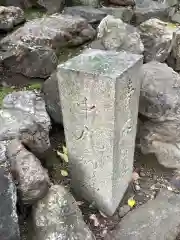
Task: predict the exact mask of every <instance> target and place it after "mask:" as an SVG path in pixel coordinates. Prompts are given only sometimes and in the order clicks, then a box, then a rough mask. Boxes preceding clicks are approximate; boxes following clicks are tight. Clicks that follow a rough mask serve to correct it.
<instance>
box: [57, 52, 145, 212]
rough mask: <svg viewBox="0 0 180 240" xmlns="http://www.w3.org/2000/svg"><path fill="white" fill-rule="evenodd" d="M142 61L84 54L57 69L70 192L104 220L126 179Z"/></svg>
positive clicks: (109, 54)
mask: <svg viewBox="0 0 180 240" xmlns="http://www.w3.org/2000/svg"><path fill="white" fill-rule="evenodd" d="M141 65H142V56H141V55H135V54H131V53H127V52H115V51H103V50H94V49H88V50H86V51H84V52H83V53H82V54H80V55H79V56H77V57H74V58H72V59H70V60H68V61H67V62H65V63H64V64H61V65H59V66H58V74H57V76H58V83H59V91H60V97H61V105H62V113H63V123H64V129H65V137H66V143H67V148H68V155H69V164H70V174H71V176H72V187H73V189H74V190H75V191H76V192H77V193H78V194H80V195H81V196H82V197H84V198H85V199H87V200H88V201H90V202H92V201H94V202H95V203H96V206H97V207H98V208H99V210H101V211H102V212H104V213H105V214H107V215H112V214H113V213H114V212H115V210H116V208H117V207H118V205H119V203H120V201H121V199H122V197H123V195H124V193H125V191H126V189H127V187H128V184H129V181H130V180H131V176H132V169H133V158H134V144H135V136H136V124H137V116H138V103H139V93H140V83H141V81H140V78H139V76H138V73H139V70H140V67H141Z"/></svg>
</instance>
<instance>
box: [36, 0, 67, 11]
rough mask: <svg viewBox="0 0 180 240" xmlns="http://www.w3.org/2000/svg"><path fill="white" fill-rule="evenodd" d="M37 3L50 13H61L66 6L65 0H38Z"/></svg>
mask: <svg viewBox="0 0 180 240" xmlns="http://www.w3.org/2000/svg"><path fill="white" fill-rule="evenodd" d="M37 3H38V4H39V5H40V6H42V7H44V8H45V9H46V10H47V12H48V13H50V14H52V13H57V12H60V11H61V10H62V9H63V7H64V4H65V0H38V1H37Z"/></svg>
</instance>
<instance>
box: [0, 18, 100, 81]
mask: <svg viewBox="0 0 180 240" xmlns="http://www.w3.org/2000/svg"><path fill="white" fill-rule="evenodd" d="M94 36H95V30H94V29H93V28H92V27H91V26H90V25H89V24H88V22H87V21H86V20H85V19H83V18H81V17H78V16H70V15H62V14H53V15H51V16H46V17H44V18H36V19H34V20H32V21H29V22H27V23H25V24H24V26H23V27H21V28H19V29H17V30H16V31H14V32H13V33H12V34H9V35H8V36H7V37H5V38H3V39H2V40H1V41H0V47H1V55H2V61H3V64H4V65H5V66H6V67H8V68H9V69H10V70H11V71H12V72H15V73H21V74H23V75H25V76H27V77H39V78H47V77H49V76H50V75H51V73H52V72H53V71H54V70H55V68H56V66H57V64H58V59H57V56H56V53H57V54H58V52H59V51H60V50H61V48H62V47H65V46H70V45H71V46H72V45H79V44H82V43H83V42H85V41H87V40H90V39H93V38H94Z"/></svg>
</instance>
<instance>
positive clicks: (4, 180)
mask: <svg viewBox="0 0 180 240" xmlns="http://www.w3.org/2000/svg"><path fill="white" fill-rule="evenodd" d="M5 153H6V145H4V143H3V142H0V206H1V207H0V223H1V224H0V238H1V239H2V240H20V233H19V226H18V216H17V212H16V202H17V196H16V188H15V185H14V183H13V181H12V176H11V174H10V172H9V171H8V167H9V165H8V161H7V159H6V156H5Z"/></svg>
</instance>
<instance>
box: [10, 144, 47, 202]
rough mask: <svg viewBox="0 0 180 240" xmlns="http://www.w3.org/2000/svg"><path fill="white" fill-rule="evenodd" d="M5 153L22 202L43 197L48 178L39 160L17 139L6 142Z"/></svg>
mask: <svg viewBox="0 0 180 240" xmlns="http://www.w3.org/2000/svg"><path fill="white" fill-rule="evenodd" d="M6 154H7V157H8V159H9V161H10V165H11V172H12V175H13V178H14V180H15V181H16V183H17V185H18V190H19V196H20V197H21V200H22V202H23V203H24V204H33V203H35V202H36V201H38V200H39V199H41V198H43V197H44V196H45V195H46V194H47V192H48V189H49V182H50V180H49V177H48V174H47V171H46V170H45V169H44V168H43V167H42V165H41V163H40V161H39V160H38V159H37V158H36V157H35V156H34V155H33V154H32V153H31V152H29V151H28V150H26V149H25V147H24V146H23V145H22V144H21V142H20V141H19V140H17V139H14V140H12V141H11V142H10V143H9V144H8V147H7V152H6Z"/></svg>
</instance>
